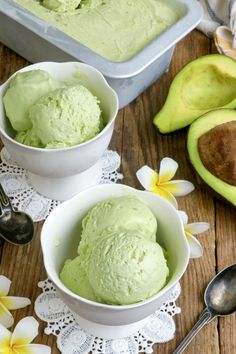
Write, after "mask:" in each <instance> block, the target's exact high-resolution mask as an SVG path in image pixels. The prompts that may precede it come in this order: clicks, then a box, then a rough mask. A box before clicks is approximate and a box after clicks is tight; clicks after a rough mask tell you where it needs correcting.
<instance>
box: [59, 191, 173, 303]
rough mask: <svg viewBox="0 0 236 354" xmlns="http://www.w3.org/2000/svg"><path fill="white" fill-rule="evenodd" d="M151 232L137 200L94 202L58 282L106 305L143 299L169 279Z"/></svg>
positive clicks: (151, 219)
mask: <svg viewBox="0 0 236 354" xmlns="http://www.w3.org/2000/svg"><path fill="white" fill-rule="evenodd" d="M135 205H136V207H135ZM142 208H143V213H142ZM156 231H157V221H156V218H155V216H154V215H153V213H152V211H151V210H150V209H149V208H148V206H147V205H146V204H144V203H143V202H142V201H141V200H140V199H138V198H137V197H135V196H124V197H119V198H112V199H109V200H105V201H103V202H99V203H98V204H97V205H95V207H94V208H92V209H91V210H90V211H89V212H88V213H87V215H86V216H85V217H84V219H83V220H82V233H81V242H80V243H79V247H78V256H77V257H76V258H75V259H73V260H67V261H66V262H65V264H64V266H63V268H62V271H61V273H60V278H61V280H62V282H63V283H64V285H65V286H66V287H67V288H68V289H70V290H71V291H73V292H75V293H76V294H78V295H80V296H82V297H85V298H87V299H90V300H94V301H97V302H102V303H107V304H114V305H126V304H131V303H136V302H139V301H142V300H145V299H148V298H149V297H151V296H153V295H155V294H156V293H157V292H158V291H159V290H160V289H161V288H162V287H163V286H164V285H165V283H166V280H167V277H168V275H169V269H168V266H167V262H166V259H165V257H164V252H163V249H162V248H161V246H160V245H159V244H158V243H157V242H156Z"/></svg>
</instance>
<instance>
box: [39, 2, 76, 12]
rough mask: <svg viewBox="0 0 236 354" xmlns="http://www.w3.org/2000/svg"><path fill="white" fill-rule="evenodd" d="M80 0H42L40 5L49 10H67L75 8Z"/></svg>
mask: <svg viewBox="0 0 236 354" xmlns="http://www.w3.org/2000/svg"><path fill="white" fill-rule="evenodd" d="M80 2H81V0H43V2H42V5H43V6H44V7H46V8H47V9H49V10H53V11H57V12H68V11H73V10H75V9H76V8H77V7H78V6H79V4H80Z"/></svg>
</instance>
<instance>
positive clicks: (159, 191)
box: [154, 187, 178, 209]
mask: <svg viewBox="0 0 236 354" xmlns="http://www.w3.org/2000/svg"><path fill="white" fill-rule="evenodd" d="M154 193H155V194H158V195H159V196H160V197H162V198H164V199H166V200H168V202H170V203H171V204H172V205H173V206H174V207H175V208H176V209H178V203H177V200H176V199H175V197H174V196H173V195H172V194H171V193H169V192H168V191H167V190H165V189H164V188H161V187H158V188H156V190H155V192H154Z"/></svg>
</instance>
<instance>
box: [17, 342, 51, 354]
mask: <svg viewBox="0 0 236 354" xmlns="http://www.w3.org/2000/svg"><path fill="white" fill-rule="evenodd" d="M14 348H15V349H16V351H17V354H51V348H50V347H48V346H47V345H43V344H26V345H17V346H14Z"/></svg>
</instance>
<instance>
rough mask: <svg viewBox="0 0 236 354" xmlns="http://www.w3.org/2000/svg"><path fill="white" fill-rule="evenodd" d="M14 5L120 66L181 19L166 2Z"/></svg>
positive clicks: (24, 1)
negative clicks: (19, 6)
mask: <svg viewBox="0 0 236 354" xmlns="http://www.w3.org/2000/svg"><path fill="white" fill-rule="evenodd" d="M15 1H16V2H17V3H18V4H20V5H21V6H23V7H24V8H26V9H27V10H29V11H30V12H32V13H33V14H35V15H36V16H38V17H40V18H41V19H44V20H45V21H46V22H48V23H49V24H51V25H54V26H55V27H56V28H58V29H59V30H61V31H62V32H64V33H66V34H67V35H69V36H71V37H72V38H74V39H75V40H77V41H79V42H80V43H82V44H83V45H85V46H87V47H88V48H90V49H92V50H93V51H94V52H96V53H98V54H100V55H101V56H103V57H105V58H107V59H109V60H112V61H118V62H119V61H126V60H128V59H130V58H131V57H133V56H134V55H135V54H137V53H138V52H139V51H140V50H142V49H143V48H144V47H146V46H147V45H148V44H149V43H150V42H152V41H153V40H154V39H155V38H156V37H157V36H159V35H160V34H161V33H162V32H163V31H165V30H166V29H168V28H169V27H170V26H172V25H173V24H174V23H176V22H177V21H178V19H179V17H180V16H179V14H178V11H177V10H176V8H175V7H174V6H172V5H171V2H167V1H165V0H81V1H79V0H77V1H76V0H64V1H63V0H44V1H40V0H15ZM77 3H78V5H77ZM76 5H77V7H76ZM45 27H46V26H45Z"/></svg>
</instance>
